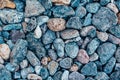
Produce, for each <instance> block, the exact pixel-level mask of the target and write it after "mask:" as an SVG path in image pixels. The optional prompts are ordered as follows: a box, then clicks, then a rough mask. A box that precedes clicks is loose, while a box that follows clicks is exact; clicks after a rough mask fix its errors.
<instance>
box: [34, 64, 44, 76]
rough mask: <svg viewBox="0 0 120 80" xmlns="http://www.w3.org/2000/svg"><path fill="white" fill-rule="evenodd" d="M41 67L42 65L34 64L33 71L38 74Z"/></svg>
mask: <svg viewBox="0 0 120 80" xmlns="http://www.w3.org/2000/svg"><path fill="white" fill-rule="evenodd" d="M42 68H43V67H42V66H35V73H36V74H38V75H39V74H40V70H41V69H42Z"/></svg>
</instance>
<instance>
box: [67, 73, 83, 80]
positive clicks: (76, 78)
mask: <svg viewBox="0 0 120 80" xmlns="http://www.w3.org/2000/svg"><path fill="white" fill-rule="evenodd" d="M84 79H85V76H84V75H83V74H80V73H79V72H72V73H70V75H69V80H84Z"/></svg>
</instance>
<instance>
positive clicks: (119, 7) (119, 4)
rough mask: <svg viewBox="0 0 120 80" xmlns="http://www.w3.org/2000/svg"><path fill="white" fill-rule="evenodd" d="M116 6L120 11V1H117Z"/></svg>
mask: <svg viewBox="0 0 120 80" xmlns="http://www.w3.org/2000/svg"><path fill="white" fill-rule="evenodd" d="M115 4H116V6H117V8H118V9H119V10H120V1H119V0H117V1H115Z"/></svg>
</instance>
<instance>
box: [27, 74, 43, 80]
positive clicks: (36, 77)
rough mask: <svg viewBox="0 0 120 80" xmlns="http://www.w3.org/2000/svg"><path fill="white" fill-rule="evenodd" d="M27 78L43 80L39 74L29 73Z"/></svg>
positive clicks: (29, 79)
mask: <svg viewBox="0 0 120 80" xmlns="http://www.w3.org/2000/svg"><path fill="white" fill-rule="evenodd" d="M27 79H28V80H42V78H41V77H40V76H38V75H37V74H28V76H27Z"/></svg>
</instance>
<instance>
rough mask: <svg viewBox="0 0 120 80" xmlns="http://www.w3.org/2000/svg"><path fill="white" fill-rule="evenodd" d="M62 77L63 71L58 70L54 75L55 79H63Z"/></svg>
mask: <svg viewBox="0 0 120 80" xmlns="http://www.w3.org/2000/svg"><path fill="white" fill-rule="evenodd" d="M61 77H62V72H61V71H58V72H56V73H55V75H54V76H53V80H61Z"/></svg>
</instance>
